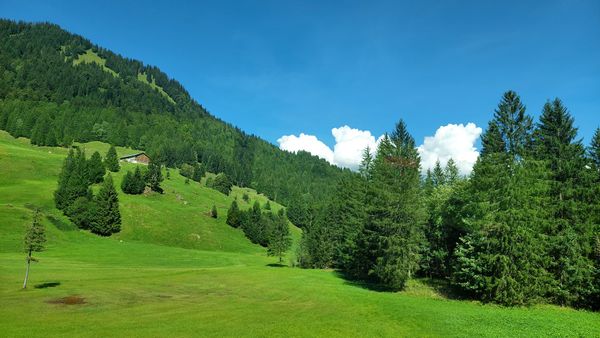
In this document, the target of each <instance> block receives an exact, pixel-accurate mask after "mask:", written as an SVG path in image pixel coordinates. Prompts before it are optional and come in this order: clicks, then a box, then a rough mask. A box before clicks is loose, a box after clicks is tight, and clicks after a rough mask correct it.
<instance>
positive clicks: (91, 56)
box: [73, 49, 119, 77]
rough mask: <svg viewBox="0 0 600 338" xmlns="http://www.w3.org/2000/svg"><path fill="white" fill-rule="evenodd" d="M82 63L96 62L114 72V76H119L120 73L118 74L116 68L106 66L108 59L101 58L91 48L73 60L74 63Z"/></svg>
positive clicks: (104, 68) (111, 72) (106, 69)
mask: <svg viewBox="0 0 600 338" xmlns="http://www.w3.org/2000/svg"><path fill="white" fill-rule="evenodd" d="M80 63H95V64H97V65H98V66H100V67H102V69H103V70H104V71H106V72H109V73H110V74H112V76H114V77H117V76H119V74H117V73H116V72H115V71H114V70H112V69H110V68H108V67H106V60H104V59H103V58H101V57H100V56H99V55H98V54H96V53H94V51H93V50H91V49H88V50H86V51H85V54H81V55H79V56H78V57H77V58H76V59H75V60H73V64H74V65H78V64H80Z"/></svg>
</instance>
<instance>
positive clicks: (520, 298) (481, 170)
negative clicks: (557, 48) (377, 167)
mask: <svg viewBox="0 0 600 338" xmlns="http://www.w3.org/2000/svg"><path fill="white" fill-rule="evenodd" d="M530 130H531V118H529V116H527V115H525V107H524V106H523V105H522V104H521V103H520V99H519V97H518V96H517V95H516V94H515V93H514V92H510V91H509V92H507V93H506V94H505V95H504V97H503V98H502V100H501V102H500V104H499V105H498V109H497V110H496V112H495V115H494V120H493V121H491V122H490V124H489V128H488V130H487V131H486V133H485V134H484V135H483V136H482V140H483V145H484V149H483V151H482V155H481V156H480V158H479V159H478V161H477V163H476V164H475V167H474V168H473V174H472V176H471V183H470V188H469V190H470V195H471V201H469V204H468V205H467V206H466V209H467V210H469V211H468V216H467V219H466V220H465V222H466V223H467V224H470V228H471V229H470V231H471V232H472V235H471V237H465V238H469V240H463V241H462V242H461V245H459V247H458V248H457V249H456V250H457V252H461V253H462V254H463V256H462V257H460V259H457V261H456V265H455V269H454V271H455V276H454V280H455V282H457V285H459V286H464V285H469V288H470V289H469V290H468V291H471V292H473V293H475V294H478V295H479V296H480V297H482V298H483V299H484V300H487V301H493V302H497V303H501V304H506V305H515V304H525V303H529V302H531V301H533V300H535V299H536V298H537V297H539V296H540V295H541V294H543V292H544V290H542V289H540V287H539V286H540V285H541V284H544V283H546V282H547V278H546V275H545V271H544V265H545V262H544V261H543V259H542V257H543V250H544V245H545V244H544V242H545V241H544V238H543V236H542V235H541V233H542V230H543V229H544V227H545V226H546V223H545V219H546V216H547V215H546V214H545V212H546V209H547V205H546V198H545V196H546V193H547V183H546V177H547V173H546V171H545V168H544V166H543V165H541V164H540V163H539V161H535V160H533V159H531V158H528V154H529V153H531V149H530V147H531V133H530ZM465 245H466V247H465ZM465 255H470V256H469V257H465ZM461 262H468V267H465V266H464V265H461ZM457 272H458V273H457ZM469 272H473V273H479V275H478V276H467V274H468V273H469ZM458 277H460V278H458ZM458 279H462V280H458ZM474 287H478V288H479V289H477V290H473V288H474Z"/></svg>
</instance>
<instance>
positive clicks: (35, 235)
mask: <svg viewBox="0 0 600 338" xmlns="http://www.w3.org/2000/svg"><path fill="white" fill-rule="evenodd" d="M45 242H46V230H45V228H44V225H43V224H42V223H40V211H39V210H38V209H36V210H35V211H34V214H33V222H32V223H31V226H30V227H29V228H28V229H27V232H26V233H25V247H24V249H25V252H26V253H27V257H26V261H27V269H26V270H25V281H24V282H23V289H25V288H27V280H28V279H29V267H30V265H31V262H32V261H34V262H37V260H36V259H35V258H33V257H32V256H31V255H32V253H33V252H40V251H43V250H44V249H45V246H44V244H45Z"/></svg>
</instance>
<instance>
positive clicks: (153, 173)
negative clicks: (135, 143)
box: [146, 162, 163, 194]
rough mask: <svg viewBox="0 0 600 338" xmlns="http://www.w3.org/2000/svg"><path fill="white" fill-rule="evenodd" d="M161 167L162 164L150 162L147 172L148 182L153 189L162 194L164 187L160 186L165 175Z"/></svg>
mask: <svg viewBox="0 0 600 338" xmlns="http://www.w3.org/2000/svg"><path fill="white" fill-rule="evenodd" d="M160 167H161V166H160V164H157V163H155V162H150V164H149V165H148V172H147V173H146V182H147V183H148V186H149V187H150V189H152V191H156V192H158V193H161V194H162V192H163V189H162V188H161V186H160V182H162V181H163V177H162V172H161V169H160Z"/></svg>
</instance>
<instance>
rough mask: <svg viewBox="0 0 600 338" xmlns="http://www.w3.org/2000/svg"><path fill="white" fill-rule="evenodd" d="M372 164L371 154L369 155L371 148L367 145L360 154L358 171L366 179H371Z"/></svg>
mask: <svg viewBox="0 0 600 338" xmlns="http://www.w3.org/2000/svg"><path fill="white" fill-rule="evenodd" d="M372 165H373V155H371V149H370V148H369V147H368V146H367V147H366V148H365V150H364V151H363V154H362V160H361V162H360V167H359V168H358V172H359V173H360V175H361V176H362V177H364V178H365V179H366V180H369V179H371V167H372Z"/></svg>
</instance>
